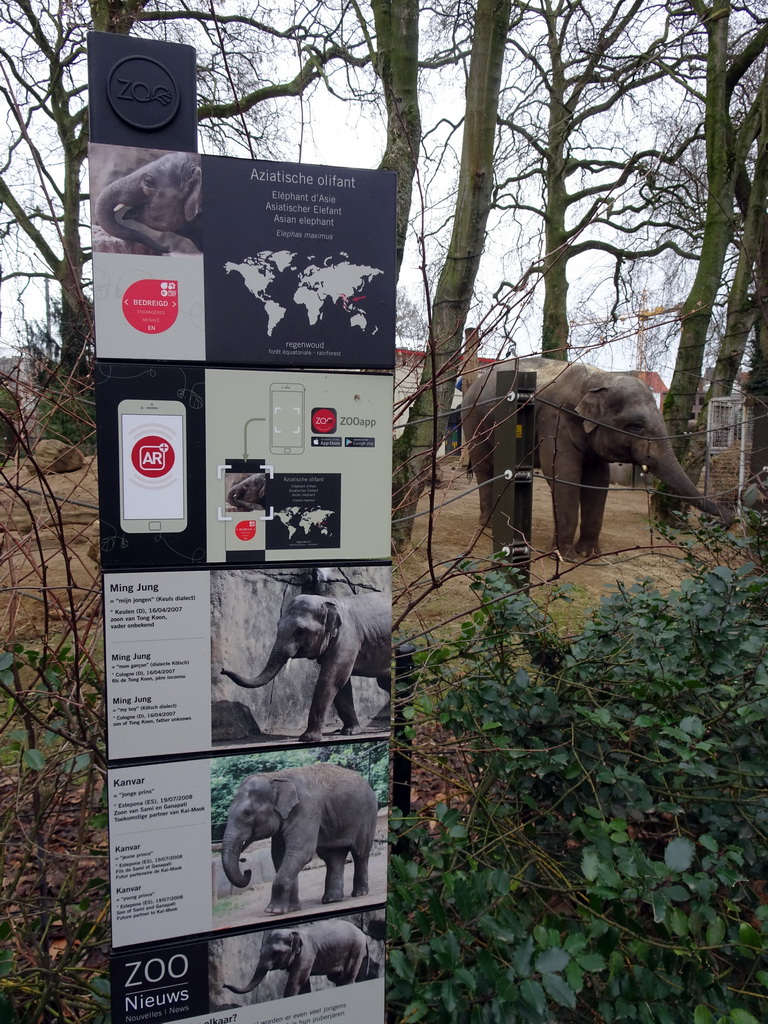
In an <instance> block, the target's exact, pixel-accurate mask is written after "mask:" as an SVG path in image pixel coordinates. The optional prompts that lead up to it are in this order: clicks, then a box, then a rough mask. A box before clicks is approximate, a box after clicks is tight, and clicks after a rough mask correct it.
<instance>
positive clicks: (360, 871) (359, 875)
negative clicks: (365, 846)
mask: <svg viewBox="0 0 768 1024" xmlns="http://www.w3.org/2000/svg"><path fill="white" fill-rule="evenodd" d="M369 853H370V851H368V852H366V853H365V854H361V853H356V852H355V850H352V861H353V863H354V865H355V873H354V876H353V879H352V895H353V896H367V895H368V855H369Z"/></svg>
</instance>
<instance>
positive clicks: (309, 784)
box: [221, 763, 378, 914]
mask: <svg viewBox="0 0 768 1024" xmlns="http://www.w3.org/2000/svg"><path fill="white" fill-rule="evenodd" d="M377 813H378V802H377V800H376V795H375V794H374V792H373V790H372V789H371V786H370V784H369V783H368V782H367V781H366V779H364V778H363V776H362V775H360V774H358V772H354V771H351V770H350V769H349V768H342V767H340V766H339V765H334V764H327V763H321V764H310V765H305V766H303V767H300V768H285V769H283V771H279V772H262V773H261V774H257V775H250V776H249V777H248V778H247V779H245V780H244V781H243V782H242V783H241V784H240V788H239V789H238V791H237V793H236V794H235V797H234V799H233V801H232V804H231V805H230V808H229V815H228V817H227V828H226V831H225V832H224V838H223V839H222V841H221V864H222V867H223V868H224V873H225V874H226V876H227V878H228V879H229V881H230V882H231V883H232V885H236V886H237V887H238V888H241V889H243V888H245V886H247V885H248V883H249V882H250V880H251V872H250V871H245V872H243V871H241V870H240V854H241V853H242V852H243V850H244V849H245V848H246V847H247V846H250V844H251V843H253V842H256V841H257V840H258V839H267V838H269V837H270V836H271V837H272V863H273V864H274V866H275V870H276V872H277V875H276V876H275V880H274V881H273V883H272V898H271V900H270V902H269V905H268V906H267V908H266V913H268V914H286V913H288V911H291V910H300V909H301V904H300V903H299V872H300V871H301V870H302V868H304V867H305V866H306V865H307V864H308V863H309V862H310V860H311V859H312V857H313V856H314V854H315V852H317V854H318V856H319V857H320V858H321V860H323V861H325V866H326V874H325V892H324V895H323V903H336V902H338V901H339V900H342V899H343V898H344V864H345V862H346V859H347V854H348V853H351V854H352V860H353V862H354V881H353V886H352V895H353V896H365V895H366V894H367V892H368V858H369V856H370V853H371V847H372V846H373V839H374V835H375V832H376V815H377Z"/></svg>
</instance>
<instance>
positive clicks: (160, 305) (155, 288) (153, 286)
mask: <svg viewBox="0 0 768 1024" xmlns="http://www.w3.org/2000/svg"><path fill="white" fill-rule="evenodd" d="M178 315H179V282H178V281H153V280H149V279H146V280H144V281H135V282H134V283H133V284H132V285H131V286H130V288H129V289H128V290H127V291H126V293H125V295H124V296H123V316H124V317H125V319H126V320H127V321H128V323H129V324H130V325H131V327H134V328H135V329H136V330H137V331H142V332H143V333H144V334H162V333H163V331H167V330H168V328H169V327H173V325H174V324H175V323H176V317H177V316H178Z"/></svg>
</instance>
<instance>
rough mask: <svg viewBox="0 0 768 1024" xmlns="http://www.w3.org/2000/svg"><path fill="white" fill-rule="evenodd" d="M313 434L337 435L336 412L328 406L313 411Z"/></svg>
mask: <svg viewBox="0 0 768 1024" xmlns="http://www.w3.org/2000/svg"><path fill="white" fill-rule="evenodd" d="M312 433H313V434H335V433H336V410H335V409H331V408H329V407H328V406H322V407H321V408H318V409H313V410H312Z"/></svg>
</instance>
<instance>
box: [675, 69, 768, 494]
mask: <svg viewBox="0 0 768 1024" xmlns="http://www.w3.org/2000/svg"><path fill="white" fill-rule="evenodd" d="M759 99H760V109H761V118H760V122H761V123H760V134H759V136H758V139H757V157H756V159H755V163H754V169H753V171H752V181H751V183H749V181H748V177H747V173H746V169H745V170H744V172H743V174H742V176H741V181H742V182H744V188H746V185H747V184H748V185H749V193H748V195H747V196H746V197H743V198H742V202H741V205H742V207H746V208H745V209H744V228H743V231H742V236H741V243H740V248H739V259H738V262H737V264H736V273H735V274H734V277H733V282H732V284H731V289H730V292H729V293H728V311H727V314H726V326H725V334H724V335H723V340H722V341H721V343H720V349H719V351H718V354H717V362H716V363H715V369H714V373H713V375H712V383H711V385H710V387H709V389H708V391H707V395H706V398H705V400H704V405H703V406H702V409H701V412H700V413H699V416H698V419H697V421H696V431H695V432H694V434H693V437H692V440H691V444H690V448H689V450H688V454H687V457H686V459H685V468H686V470H687V471H688V475H689V476H690V477H691V479H692V480H696V479H697V478H698V476H699V474H700V472H701V467H702V465H703V462H704V457H705V453H706V443H707V435H706V426H707V420H708V415H709V413H708V409H709V401H710V399H712V398H722V397H724V396H726V395H730V394H731V393H732V392H733V385H734V382H735V380H736V376H737V374H738V372H739V368H740V366H741V364H742V361H743V359H744V353H745V351H746V347H747V341H748V339H749V336H750V334H751V333H752V331H753V330H754V328H755V324H756V323H757V319H758V316H759V315H760V311H761V308H763V307H761V305H760V303H759V296H760V290H761V287H763V285H762V283H761V282H762V278H761V274H760V271H759V267H760V249H761V243H762V237H763V230H764V224H765V207H766V197H768V64H767V65H766V67H765V69H764V72H763V81H762V83H761V86H760V90H759ZM744 188H741V187H740V188H739V193H740V194H741V193H742V192H743V191H744ZM756 269H757V271H758V272H757V273H756Z"/></svg>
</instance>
